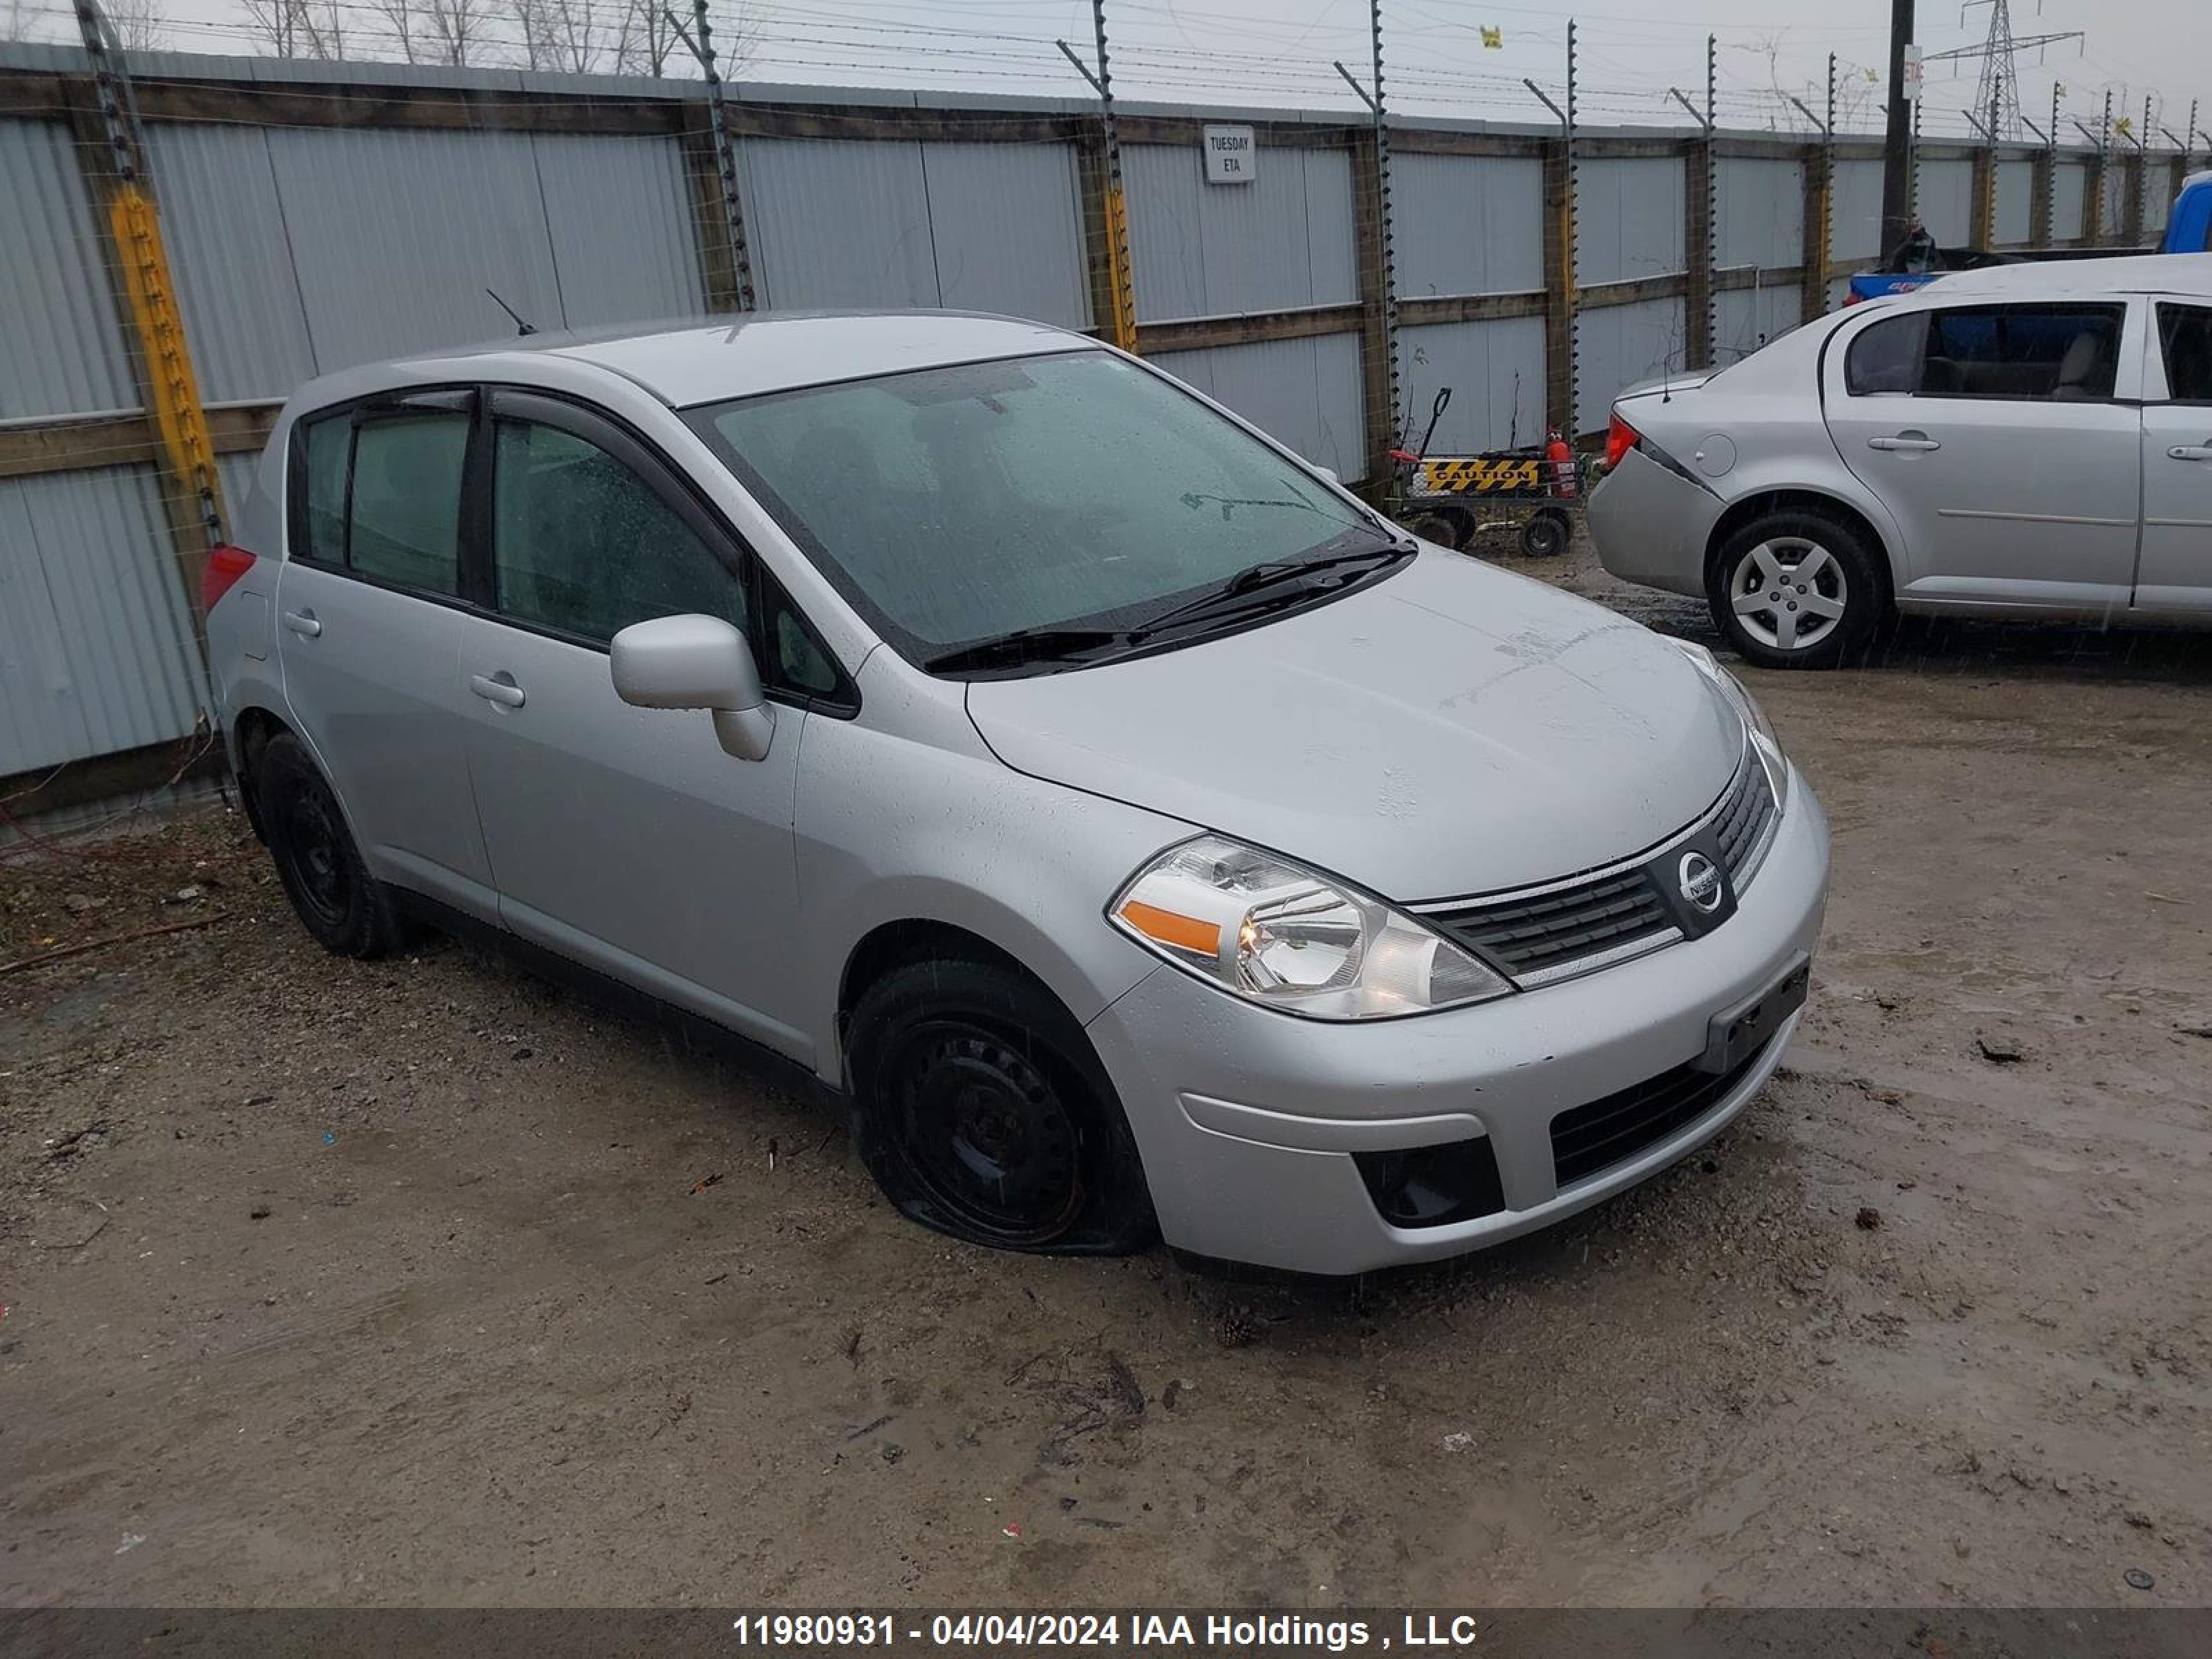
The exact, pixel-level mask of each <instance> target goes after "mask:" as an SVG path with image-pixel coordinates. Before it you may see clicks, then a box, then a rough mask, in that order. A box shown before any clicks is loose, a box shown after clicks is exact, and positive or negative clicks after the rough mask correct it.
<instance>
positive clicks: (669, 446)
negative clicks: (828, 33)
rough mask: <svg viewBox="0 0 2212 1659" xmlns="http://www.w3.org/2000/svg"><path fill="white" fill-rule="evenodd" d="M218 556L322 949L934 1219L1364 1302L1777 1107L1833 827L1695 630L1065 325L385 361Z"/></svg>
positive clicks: (268, 474)
mask: <svg viewBox="0 0 2212 1659" xmlns="http://www.w3.org/2000/svg"><path fill="white" fill-rule="evenodd" d="M240 544H241V545H240V546H239V547H235V548H225V549H222V550H218V551H217V552H216V554H214V555H213V556H211V557H210V561H209V565H208V572H207V577H206V582H205V593H206V598H207V599H208V600H209V616H208V631H209V638H210V644H211V646H212V649H213V656H214V661H215V664H216V672H217V675H218V677H219V678H220V681H221V686H222V711H223V725H224V730H225V732H226V733H227V735H228V739H229V743H230V751H231V757H232V760H233V762H234V764H235V766H236V768H237V770H238V774H239V775H240V778H241V780H243V781H244V783H245V786H246V800H247V801H248V803H249V804H250V806H251V810H252V814H253V819H254V822H255V824H256V825H257V827H258V829H259V832H260V833H261V835H262V836H264V839H265V840H266V841H267V842H268V844H269V847H270V852H271V854H273V856H274V858H275V860H276V867H277V869H278V871H279V872H281V874H282V877H283V883H284V885H285V888H286V890H287V892H288V893H289V896H290V898H291V900H292V902H293V903H294V905H295V907H296V908H297V910H298V912H299V915H300V916H301V920H302V921H304V922H305V923H306V925H307V927H308V929H309V930H310V931H311V932H312V933H314V935H315V936H316V937H317V938H318V939H320V940H321V941H322V942H323V943H324V944H325V945H328V946H329V947H330V948H331V949H332V950H334V951H340V952H344V953H348V954H352V955H361V956H367V955H371V954H374V953H375V952H378V951H386V950H389V949H391V948H392V947H393V946H394V945H395V944H397V943H398V942H399V941H400V940H401V939H402V938H403V936H404V927H406V926H407V925H408V924H409V923H410V922H411V921H422V920H427V921H430V922H433V923H435V924H439V925H442V926H446V927H452V928H454V929H456V930H473V931H475V932H477V933H490V934H494V935H495V936H497V937H499V938H500V939H503V940H504V941H506V942H507V944H508V945H511V946H512V947H513V948H515V949H516V950H517V951H519V952H520V953H521V954H522V955H524V956H525V957H527V958H531V959H533V960H536V961H538V963H541V964H544V965H548V966H565V967H567V968H570V969H580V970H582V971H583V972H584V973H585V974H586V975H588V976H589V977H591V978H592V979H593V980H595V981H599V982H601V983H602V984H605V983H606V982H608V981H611V982H612V985H613V987H617V988H619V989H623V990H626V991H627V992H629V993H632V994H643V995H644V996H645V997H647V998H649V999H651V1000H652V1001H653V1003H654V1004H656V1005H658V1006H662V1007H664V1008H666V1009H669V1010H672V1011H674V1012H676V1013H677V1014H678V1016H688V1017H690V1018H692V1019H693V1020H695V1021H705V1022H708V1023H710V1024H712V1025H713V1026H714V1027H717V1028H720V1030H723V1031H726V1032H729V1033H734V1034H736V1035H737V1036H741V1037H744V1038H746V1039H749V1040H750V1042H751V1043H753V1044H755V1045H757V1046H758V1048H762V1049H765V1050H768V1051H769V1052H770V1053H771V1054H774V1055H776V1056H781V1058H782V1059H783V1060H787V1061H789V1062H795V1064H796V1066H797V1067H798V1068H799V1069H800V1070H801V1071H802V1072H803V1073H805V1074H808V1075H809V1076H810V1077H811V1079H813V1080H814V1081H815V1082H816V1083H817V1085H819V1087H820V1089H821V1090H822V1091H823V1093H825V1094H827V1095H828V1096H829V1097H831V1098H833V1099H834V1100H835V1101H836V1102H837V1103H839V1104H840V1106H841V1109H842V1110H843V1111H845V1112H846V1113H847V1114H848V1117H849V1121H850V1122H851V1124H852V1127H853V1130H854V1136H855V1139H856V1142H857V1145H858V1146H859V1147H860V1151H861V1152H862V1154H863V1156H864V1158H866V1162H867V1164H868V1166H869V1168H870V1169H871V1170H872V1172H873V1173H874V1175H875V1176H876V1177H877V1178H878V1181H880V1182H881V1183H882V1185H883V1187H884V1190H885V1192H886V1193H887V1194H889V1195H890V1198H891V1199H892V1200H893V1201H894V1202H895V1203H896V1205H897V1206H899V1208H900V1209H902V1211H903V1212H905V1213H906V1214H908V1216H910V1217H912V1218H914V1219H915V1220H917V1221H920V1222H922V1223H924V1224H926V1225H929V1226H933V1227H935V1228H939V1229H940V1230H942V1231H945V1232H947V1233H951V1234H953V1235H955V1236H957V1237H962V1238H965V1239H970V1240H974V1241H976V1242H978V1243H987V1244H994V1245H1000V1246H1007V1247H1013V1248H1019V1249H1062V1250H1085V1251H1109V1250H1122V1249H1133V1248H1137V1247H1139V1246H1141V1245H1142V1244H1144V1243H1146V1242H1147V1241H1148V1240H1149V1239H1150V1238H1151V1237H1153V1236H1154V1234H1155V1233H1156V1232H1157V1233H1158V1235H1160V1236H1163V1237H1164V1238H1165V1239H1166V1241H1167V1242H1168V1243H1170V1245H1172V1246H1174V1247H1176V1249H1179V1250H1181V1251H1183V1252H1186V1253H1188V1254H1189V1255H1193V1256H1196V1257H1201V1258H1210V1259H1213V1260H1216V1261H1235V1262H1242V1263H1257V1264H1264V1265H1267V1266H1270V1267H1279V1268H1287V1269H1293V1270H1302V1271H1305V1272H1311V1273H1357V1272H1360V1271H1364V1270H1365V1269H1369V1268H1374V1267H1383V1266H1386V1265H1389V1264H1391V1263H1395V1262H1405V1261H1419V1260H1424V1259H1428V1258H1432V1257H1437V1256H1444V1255H1452V1254H1454V1253H1455V1252H1459V1251H1464V1250H1468V1249H1474V1248H1477V1247H1479V1246H1481V1245H1485V1244H1490V1243H1496V1242H1498V1241H1499V1240H1501V1239H1505V1238H1510V1237H1513V1236H1515V1235H1516V1234H1519V1233H1523V1232H1527V1231H1529V1230H1531V1229H1533V1228H1536V1227H1541V1226H1543V1225H1546V1224H1547V1223H1550V1222H1553V1221H1556V1220H1558V1219H1559V1218H1561V1217H1563V1216H1566V1215H1569V1214H1571V1213H1573V1212H1576V1211H1577V1210H1580V1209H1582V1208H1583V1207H1585V1206H1589V1205H1590V1204H1593V1203H1595V1202H1596V1201H1598V1200H1601V1199H1602V1198H1604V1197H1606V1196H1607V1194H1612V1193H1616V1192H1618V1191H1620V1189H1621V1188H1625V1187H1627V1186H1630V1185H1631V1184H1632V1183H1634V1182H1638V1181H1640V1180H1642V1179H1644V1177H1645V1176H1650V1175H1651V1174H1653V1173H1655V1172H1656V1171H1657V1170H1661V1169H1663V1168H1665V1167H1666V1166H1667V1165H1668V1164H1671V1163H1673V1162H1674V1160H1676V1159H1678V1158H1681V1157H1682V1156H1683V1155H1684V1154H1685V1153H1686V1152H1689V1151H1690V1150H1692V1148H1694V1147H1696V1146H1699V1145H1700V1144H1701V1143H1702V1142H1704V1141H1705V1140H1706V1139H1709V1138H1710V1137H1711V1136H1712V1135H1714V1134H1715V1133H1717V1132H1718V1131H1719V1130H1720V1129H1721V1128H1722V1127H1723V1125H1725V1124H1726V1123H1728V1122H1729V1120H1730V1119H1732V1118H1733V1117H1735V1115H1736V1114H1737V1113H1739V1112H1740V1111H1741V1110H1742V1109H1743V1108H1744V1106H1745V1104H1746V1103H1747V1102H1748V1101H1749V1100H1750V1099H1751V1097H1753V1095H1754V1094H1755V1093H1756V1092H1757V1091H1758V1090H1759V1087H1760V1086H1761V1085H1763V1084H1764V1083H1765V1080H1766V1079H1767V1077H1768V1075H1769V1074H1770V1073H1771V1072H1772V1071H1773V1069H1774V1067H1775V1065H1776V1062H1777V1061H1778V1059H1779V1057H1780V1055H1781V1053H1782V1050H1783V1048H1784V1044H1786V1043H1787V1042H1789V1040H1790V1032H1791V1030H1793V1029H1794V1027H1795V1025H1796V1020H1797V1018H1798V1011H1799V1009H1800V1007H1801V1006H1802V1002H1803V1000H1804V997H1805V993H1806V979H1807V968H1808V957H1809V954H1810V952H1811V951H1812V950H1813V946H1814V939H1815V937H1816V936H1817V934H1818V933H1819V931H1820V913H1821V906H1822V902H1823V899H1824V896H1825V893H1826V880H1827V868H1828V835H1827V827H1826V823H1825V821H1824V820H1823V818H1822V817H1821V814H1820V807H1819V805H1817V804H1816V803H1815V802H1814V799H1813V796H1812V793H1811V792H1810V791H1809V790H1808V789H1807V787H1806V786H1805V783H1804V781H1803V780H1802V778H1800V777H1799V776H1798V775H1796V772H1795V771H1794V770H1793V769H1791V767H1790V763H1788V761H1786V760H1785V759H1784V757H1783V754H1782V751H1781V750H1780V748H1779V747H1778V745H1777V744H1776V742H1775V738H1774V734H1773V732H1772V731H1771V729H1770V728H1769V726H1767V724H1766V722H1765V720H1764V719H1763V718H1762V717H1761V716H1760V714H1759V710H1758V709H1757V708H1756V707H1755V706H1754V705H1753V702H1752V701H1751V700H1750V698H1749V697H1748V696H1746V695H1745V693H1744V691H1743V689H1742V688H1741V686H1740V685H1738V684H1736V683H1735V680H1734V679H1733V678H1730V677H1729V675H1728V674H1727V673H1726V672H1724V671H1722V670H1721V669H1720V668H1719V667H1718V666H1717V665H1716V664H1715V662H1714V661H1713V659H1711V657H1710V656H1709V655H1707V654H1706V653H1705V652H1704V651H1702V650H1699V649H1698V648H1696V647H1686V646H1683V645H1680V644H1678V643H1676V642H1674V641H1668V640H1666V639H1663V638H1661V637H1660V636H1658V635H1654V634H1651V633H1649V632H1647V631H1645V630H1644V629H1642V628H1640V627H1638V626H1637V625H1636V624H1635V623H1630V622H1627V621H1625V620H1623V619H1622V618H1620V617H1617V616H1614V615H1613V614H1612V613H1611V612H1609V611H1604V610H1601V609H1600V608H1598V607H1597V606H1595V605H1589V604H1587V603H1585V602H1584V601H1583V600H1581V599H1573V598H1571V597H1569V596H1568V595H1566V594H1564V593H1560V592H1556V591H1554V590H1553V589H1551V588H1548V587H1545V586H1540V585H1538V584H1535V583H1533V582H1530V581H1527V580H1522V579H1521V578H1519V577H1516V576H1511V575H1507V574H1502V573H1500V572H1498V571H1495V570H1492V569H1490V568H1486V567H1485V566H1483V565H1480V564H1479V563H1476V562H1472V561H1470V560H1468V559H1465V558H1462V557H1460V556H1457V555H1455V554H1452V553H1449V552H1445V551H1443V550H1440V549H1437V548H1434V547H1430V546H1426V545H1424V544H1419V543H1417V542H1415V541H1413V539H1411V538H1408V537H1407V536H1406V535H1405V534H1404V533H1402V532H1400V531H1399V530H1397V529H1396V528H1395V527H1394V526H1392V525H1390V524H1389V523H1388V522H1387V521H1385V520H1383V519H1381V518H1378V517H1377V516H1376V514H1374V513H1371V512H1370V511H1369V510H1368V509H1367V508H1366V507H1363V506H1362V505H1360V503H1359V502H1358V501H1357V500H1355V499H1354V498H1353V497H1352V496H1351V495H1348V494H1346V492H1345V491H1344V490H1343V489H1340V488H1339V487H1338V486H1337V484H1336V483H1335V482H1334V479H1332V478H1331V477H1329V476H1328V475H1327V474H1326V473H1323V472H1321V471H1317V470H1316V469H1315V468H1314V467H1312V466H1310V465H1307V464H1306V463H1304V462H1303V461H1301V460H1300V459H1297V457H1296V456H1294V455H1292V454H1291V453H1289V452H1288V451H1286V450H1285V449H1284V448H1283V447H1281V446H1280V445H1278V444H1276V443H1274V442H1273V441H1270V440H1269V439H1267V437H1266V436H1264V435H1261V434H1260V433H1258V432H1255V430H1253V429H1252V428H1250V427H1249V426H1247V425H1245V424H1244V423H1243V422H1240V421H1238V420H1237V418H1236V417H1234V416H1231V415H1229V414H1228V413H1226V412H1225V410H1221V409H1220V408H1218V406H1216V405H1215V404H1211V403H1209V402H1208V401H1207V400H1206V399H1205V398H1201V397H1200V396H1198V395H1197V394H1196V393H1194V392H1191V391H1189V390H1188V388H1186V387H1184V386H1182V385H1180V384H1178V383H1177V382H1176V381H1175V380H1171V379H1170V378H1169V377H1168V376H1166V375H1164V374H1161V373H1159V372H1158V370H1157V369H1154V368H1151V367H1149V366H1147V365H1146V364H1145V363H1142V362H1137V361H1135V360H1133V359H1132V358H1129V357H1127V356H1122V355H1121V354H1120V353H1118V352H1115V351H1113V350H1111V349H1107V348H1105V347H1103V346H1101V345H1099V344H1097V343H1095V342H1093V341H1091V340H1089V339H1086V338H1085V337H1080V336H1078V335H1073V334H1069V333H1065V332H1062V331H1058V330H1054V329H1050V328H1046V327H1042V326H1040V325H1032V324H1028V323H1020V322H1012V321H1006V320H1002V319H992V318H983V317H974V316H960V315H948V314H929V313H923V314H916V313H898V314H895V315H879V316H850V315H848V316H793V317H775V316H763V317H761V318H758V319H748V320H746V321H744V322H743V323H740V324H738V325H734V326H732V325H722V324H718V325H714V326H711V327H695V328H688V329H684V330H682V331H673V332H663V333H656V334H640V335H632V336H629V337H609V338H581V337H544V336H541V337H532V338H531V339H529V340H527V341H523V342H517V343H512V344H508V345H503V346H500V347H497V348H494V349H485V350H483V351H479V352H469V353H458V354H454V355H450V356H435V357H423V358H417V359H413V360H410V361H407V362H395V363H387V364H384V365H381V366H379V367H375V368H361V369H355V370H351V371H349V372H347V373H345V374H338V375H335V376H332V377H331V378H328V379H325V380H318V381H316V382H314V383H313V385H311V386H307V388H306V389H305V390H303V391H302V392H300V393H299V395H297V396H296V397H295V398H293V399H292V400H291V402H290V403H289V404H287V405H286V407H285V409H284V411H283V415H282V416H281V417H280V418H279V420H278V422H277V424H276V430H275V432H274V434H273V435H272V436H271V438H270V443H269V447H268V450H267V453H266V454H265V455H264V458H263V459H262V462H261V465H260V470H259V473H258V477H257V480H256V483H255V487H254V489H253V492H252V499H251V501H250V502H249V504H248V505H247V507H246V511H245V514H244V517H243V520H242V530H241V533H240Z"/></svg>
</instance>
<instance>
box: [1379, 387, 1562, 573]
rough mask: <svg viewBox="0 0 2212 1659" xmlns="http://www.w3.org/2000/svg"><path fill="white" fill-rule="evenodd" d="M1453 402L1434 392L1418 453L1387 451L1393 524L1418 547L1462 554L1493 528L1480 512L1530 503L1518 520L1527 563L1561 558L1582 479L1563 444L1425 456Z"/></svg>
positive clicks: (1446, 392) (1447, 394) (1550, 439)
mask: <svg viewBox="0 0 2212 1659" xmlns="http://www.w3.org/2000/svg"><path fill="white" fill-rule="evenodd" d="M1451 395H1452V394H1451V388H1450V387H1449V386H1445V387H1444V388H1443V390H1442V391H1440V392H1437V398H1436V402H1435V403H1434V404H1431V406H1430V410H1429V427H1428V431H1427V432H1426V433H1425V434H1423V435H1422V438H1421V447H1420V448H1419V449H1418V450H1409V449H1402V448H1401V449H1394V450H1392V451H1391V452H1390V456H1391V459H1393V460H1395V461H1396V462H1397V464H1398V481H1399V492H1400V498H1401V500H1400V507H1399V521H1400V522H1401V523H1402V524H1403V525H1404V526H1406V528H1407V529H1408V530H1410V531H1412V532H1413V533H1414V534H1415V535H1416V536H1419V537H1420V538H1423V539H1424V540H1426V541H1431V542H1437V543H1439V544H1442V545H1443V546H1445V547H1449V548H1455V549H1457V550H1461V551H1465V550H1467V549H1468V548H1469V547H1470V546H1472V545H1473V544H1474V538H1475V536H1476V533H1477V532H1478V531H1479V530H1480V528H1481V527H1482V526H1484V525H1485V524H1488V523H1494V522H1497V520H1494V519H1493V518H1492V517H1491V516H1490V515H1488V514H1486V513H1482V512H1480V510H1479V508H1480V507H1481V506H1483V505H1484V504H1486V503H1488V502H1491V501H1516V502H1517V501H1529V502H1534V503H1535V504H1536V505H1535V506H1534V508H1533V510H1531V511H1530V512H1529V513H1528V515H1527V516H1526V517H1524V518H1523V519H1522V520H1521V535H1520V545H1521V551H1522V553H1524V554H1526V555H1527V556H1528V557H1530V558H1532V559H1541V558H1549V557H1551V556H1553V555H1554V554H1558V553H1563V552H1565V550H1566V547H1567V544H1568V542H1569V540H1570V539H1571V538H1572V537H1573V535H1574V529H1575V525H1574V517H1573V514H1574V510H1575V509H1576V508H1577V507H1579V506H1580V505H1581V504H1582V487H1581V477H1580V474H1579V472H1578V471H1577V467H1576V465H1575V456H1574V451H1573V450H1572V449H1571V447H1569V446H1568V444H1567V441H1566V439H1565V437H1564V436H1562V435H1560V434H1559V433H1558V432H1556V431H1554V432H1553V433H1550V434H1549V435H1547V439H1546V441H1545V443H1544V445H1543V447H1541V448H1534V447H1531V448H1516V449H1499V450H1490V451H1486V452H1484V453H1480V454H1474V455H1431V454H1429V453H1427V450H1428V445H1429V440H1430V438H1431V437H1432V436H1434V435H1435V433H1436V429H1437V422H1438V421H1439V420H1441V419H1442V418H1443V412H1444V410H1445V409H1446V408H1447V407H1448V406H1449V404H1450V403H1451Z"/></svg>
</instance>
